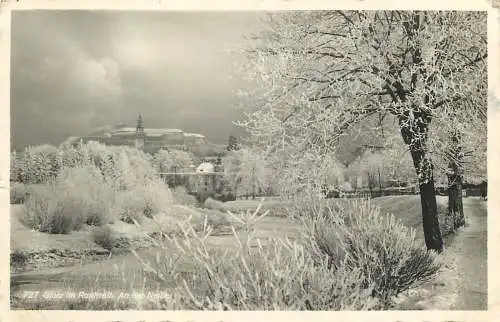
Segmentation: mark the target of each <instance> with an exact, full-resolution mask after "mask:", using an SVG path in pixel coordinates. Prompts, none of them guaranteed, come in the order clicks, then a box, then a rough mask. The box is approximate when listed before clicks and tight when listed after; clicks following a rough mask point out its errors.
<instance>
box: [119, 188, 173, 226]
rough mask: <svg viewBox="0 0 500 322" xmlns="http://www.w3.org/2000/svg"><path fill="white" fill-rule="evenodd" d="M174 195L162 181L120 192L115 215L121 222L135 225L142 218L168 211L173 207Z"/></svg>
mask: <svg viewBox="0 0 500 322" xmlns="http://www.w3.org/2000/svg"><path fill="white" fill-rule="evenodd" d="M172 203H173V200H172V194H171V192H170V190H169V189H168V187H167V186H166V185H165V184H164V183H162V182H160V181H151V182H149V183H147V184H144V185H136V186H135V187H134V188H133V189H130V190H122V191H119V193H118V195H117V197H116V200H115V205H114V213H115V216H117V218H119V219H120V220H122V221H124V222H127V223H133V222H134V220H135V221H138V222H141V221H142V218H143V217H144V216H145V217H149V218H151V217H152V216H153V215H155V214H157V213H159V212H162V211H168V210H169V209H170V208H171V206H172Z"/></svg>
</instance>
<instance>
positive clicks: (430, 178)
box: [410, 150, 443, 253]
mask: <svg viewBox="0 0 500 322" xmlns="http://www.w3.org/2000/svg"><path fill="white" fill-rule="evenodd" d="M410 152H411V156H412V159H413V163H414V164H417V165H418V166H416V167H415V169H416V171H417V176H418V178H419V181H418V182H419V188H420V203H421V205H422V225H423V228H424V238H425V245H426V246H427V249H429V250H431V249H432V250H435V251H437V252H439V253H440V252H442V251H443V239H442V236H441V230H440V228H439V219H438V212H437V201H436V189H435V186H434V175H433V167H432V163H431V160H429V159H428V158H427V157H426V156H425V154H424V152H422V151H411V150H410Z"/></svg>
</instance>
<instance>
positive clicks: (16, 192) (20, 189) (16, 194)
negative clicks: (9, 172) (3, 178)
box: [10, 182, 27, 204]
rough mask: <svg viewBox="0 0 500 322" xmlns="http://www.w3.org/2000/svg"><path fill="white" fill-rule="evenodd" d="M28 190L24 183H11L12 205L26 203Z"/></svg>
mask: <svg viewBox="0 0 500 322" xmlns="http://www.w3.org/2000/svg"><path fill="white" fill-rule="evenodd" d="M26 192H27V188H26V185H25V184H24V183H19V182H11V183H10V203H11V204H20V203H23V202H24V199H25V197H26Z"/></svg>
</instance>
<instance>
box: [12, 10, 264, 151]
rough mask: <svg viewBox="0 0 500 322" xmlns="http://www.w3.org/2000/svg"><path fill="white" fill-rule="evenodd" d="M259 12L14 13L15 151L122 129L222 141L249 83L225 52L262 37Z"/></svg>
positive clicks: (236, 59) (240, 59)
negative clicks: (138, 126) (141, 127)
mask: <svg viewBox="0 0 500 322" xmlns="http://www.w3.org/2000/svg"><path fill="white" fill-rule="evenodd" d="M259 18H260V17H259V14H258V13H236V12H232V13H229V12H226V13H223V12H219V13H217V12H212V13H208V12H204V13H203V12H194V13H193V12H191V13H187V12H118V11H116V12H113V11H17V12H14V13H13V15H12V46H11V50H12V54H11V131H12V140H13V143H14V145H15V146H16V148H22V147H23V146H25V145H27V144H41V143H52V144H58V143H60V142H61V141H63V140H64V139H65V138H66V137H67V136H73V135H82V134H85V133H87V132H88V131H90V130H91V129H93V128H96V127H100V126H103V125H108V124H116V123H118V122H124V123H131V124H134V123H135V119H136V117H137V114H138V113H142V114H143V118H144V122H145V127H162V128H163V127H165V128H180V129H182V130H184V131H189V132H198V133H202V134H205V135H206V136H207V137H208V138H209V139H210V140H211V141H213V142H218V143H225V142H227V137H228V135H229V134H231V133H237V132H235V131H236V130H235V127H234V126H233V125H232V123H231V121H232V120H235V119H237V118H239V115H240V114H239V113H240V112H239V111H238V110H237V109H236V108H235V107H234V105H235V104H237V103H238V98H237V96H236V94H235V92H236V90H237V89H238V88H241V87H245V86H249V85H248V83H246V82H245V81H243V80H241V79H239V78H238V74H237V72H236V68H235V67H234V64H235V63H239V62H243V57H241V56H239V54H237V53H234V52H228V50H227V49H229V48H231V47H232V46H234V45H235V44H238V43H241V42H242V41H244V36H246V35H249V34H251V33H255V32H257V31H258V30H260V28H261V25H260V20H259Z"/></svg>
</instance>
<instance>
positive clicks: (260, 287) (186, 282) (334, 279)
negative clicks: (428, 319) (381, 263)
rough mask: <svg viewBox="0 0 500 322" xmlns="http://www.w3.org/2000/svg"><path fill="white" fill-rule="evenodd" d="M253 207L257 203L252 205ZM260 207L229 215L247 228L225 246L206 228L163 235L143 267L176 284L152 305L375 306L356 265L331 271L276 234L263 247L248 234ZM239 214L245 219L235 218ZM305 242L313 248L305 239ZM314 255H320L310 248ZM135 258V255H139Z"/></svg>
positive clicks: (260, 307)
mask: <svg viewBox="0 0 500 322" xmlns="http://www.w3.org/2000/svg"><path fill="white" fill-rule="evenodd" d="M259 208H260V207H259ZM259 210H260V209H257V210H256V211H255V212H254V213H251V214H249V215H247V216H246V218H245V217H244V216H245V214H240V215H238V216H234V219H235V220H237V221H241V224H242V226H244V227H246V228H245V230H244V231H242V232H236V231H235V230H234V229H233V235H234V242H232V243H231V244H232V245H234V247H233V248H232V249H222V248H217V247H216V246H214V245H210V244H209V243H208V242H207V237H209V236H210V234H211V233H212V228H211V227H210V226H209V225H207V224H205V228H204V229H203V231H202V232H200V233H196V232H195V231H194V229H193V228H192V227H188V228H187V229H183V232H184V235H183V236H182V237H180V238H175V237H174V238H167V240H166V241H165V242H163V243H160V244H159V245H161V246H162V247H163V249H164V251H163V252H162V253H163V254H161V255H160V254H159V255H158V256H157V258H156V262H154V263H148V262H145V261H143V264H144V267H145V269H146V271H148V272H150V273H151V275H152V276H154V277H155V278H157V279H159V280H161V281H163V282H164V283H165V284H166V285H172V284H174V285H176V288H175V291H174V298H175V299H176V300H175V301H174V302H173V301H171V300H166V301H165V302H163V303H162V302H158V303H155V304H156V307H154V308H162V309H197V310H200V309H208V310H285V309H286V310H369V309H373V308H376V307H377V305H378V304H377V299H375V298H373V297H372V296H371V294H372V292H373V290H372V288H371V286H370V285H365V284H361V283H360V281H364V280H366V277H365V276H364V274H363V272H362V270H361V269H356V268H354V269H351V268H350V267H349V266H347V265H344V266H343V267H342V268H340V269H334V268H332V267H329V266H328V265H327V256H324V255H323V256H322V258H321V260H319V258H318V257H316V256H313V255H311V251H310V249H308V247H306V246H304V245H301V244H298V243H297V242H291V241H289V240H282V239H274V238H272V239H270V240H268V241H267V242H266V243H265V244H264V242H261V241H260V240H258V239H256V238H254V235H253V234H254V229H253V225H254V224H255V222H256V221H258V220H260V218H262V217H263V216H265V215H266V213H265V214H264V215H262V216H258V212H259ZM242 218H244V219H242ZM310 245H313V243H311V244H310ZM316 253H319V252H316ZM140 260H141V261H142V259H140Z"/></svg>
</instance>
